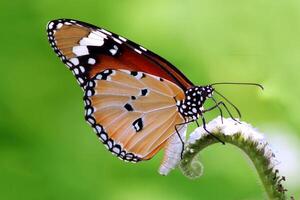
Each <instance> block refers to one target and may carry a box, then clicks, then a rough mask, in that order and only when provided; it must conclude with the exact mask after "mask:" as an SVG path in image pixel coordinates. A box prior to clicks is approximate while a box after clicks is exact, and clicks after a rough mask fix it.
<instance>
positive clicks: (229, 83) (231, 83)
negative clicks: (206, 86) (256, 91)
mask: <svg viewBox="0 0 300 200" xmlns="http://www.w3.org/2000/svg"><path fill="white" fill-rule="evenodd" d="M226 84H227V85H253V86H257V87H259V88H260V89H262V90H264V87H263V86H262V85H261V84H258V83H234V82H220V83H213V84H210V85H211V86H213V85H226Z"/></svg>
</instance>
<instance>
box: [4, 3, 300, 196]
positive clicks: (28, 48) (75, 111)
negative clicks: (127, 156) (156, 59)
mask: <svg viewBox="0 0 300 200" xmlns="http://www.w3.org/2000/svg"><path fill="white" fill-rule="evenodd" d="M0 6H1V12H0V21H1V24H0V25H1V32H0V34H1V37H0V42H1V48H0V59H1V74H2V77H1V79H0V94H1V98H0V131H1V132H0V199H1V200H2V199H3V200H12V199H18V200H20V199H31V200H36V199H38V200H39V199H49V200H50V199H51V200H52V199H55V200H56V199H57V200H60V199H61V200H63V199H72V200H77V199H78V200H79V199H86V200H89V199H111V200H114V199H116V200H117V199H132V200H135V199H144V200H147V199H157V200H159V199H165V200H168V199H172V200H177V199H224V200H227V199H228V200H233V199H234V200H235V199H236V200H237V199H243V200H250V199H251V200H252V199H253V200H254V199H255V200H256V199H263V198H264V197H265V196H264V194H263V190H262V188H261V187H260V182H259V180H258V177H257V174H256V172H255V170H254V169H253V166H252V165H251V164H250V162H249V161H248V159H247V158H246V157H245V156H244V155H243V154H242V153H241V152H240V151H239V150H238V149H236V148H235V147H233V146H230V145H226V146H222V145H214V146H212V147H210V148H208V149H206V150H205V151H203V152H202V153H201V156H200V157H201V159H202V162H203V164H204V167H205V172H204V175H203V176H202V177H201V178H200V179H198V180H193V181H192V180H189V179H187V178H186V177H184V176H183V175H182V174H181V173H180V171H179V170H175V171H173V172H172V173H171V174H170V175H169V176H167V177H163V176H160V175H159V174H158V173H157V168H158V166H159V164H160V160H161V158H162V154H161V153H160V154H159V155H158V156H156V157H155V158H154V159H152V160H151V161H148V162H143V163H139V164H130V163H124V162H121V161H120V160H119V159H117V158H115V157H114V156H112V155H111V154H110V153H109V152H107V150H105V148H104V147H103V146H102V145H101V144H100V143H99V141H98V140H97V138H96V137H95V135H94V134H93V131H92V130H91V128H90V127H89V125H88V124H87V123H86V122H85V121H84V118H83V102H82V91H81V89H80V88H79V87H78V85H77V83H76V81H75V79H74V78H73V77H72V74H71V73H70V72H69V71H68V70H67V68H66V67H65V66H64V65H63V64H62V63H61V62H60V60H59V59H58V58H57V57H56V55H55V54H54V53H53V51H52V49H51V48H50V46H49V44H48V41H47V37H46V32H45V26H46V23H47V22H48V21H49V20H51V19H56V18H74V19H79V20H82V21H86V22H89V23H92V24H95V25H98V26H102V27H104V28H106V29H108V30H111V31H113V32H116V33H119V34H121V35H123V36H125V37H127V38H130V39H131V40H133V41H136V42H137V43H140V44H142V45H143V46H145V47H147V48H148V49H151V50H153V51H154V52H156V53H158V54H160V55H161V56H163V57H165V58H166V59H168V60H169V61H170V62H172V63H173V64H174V65H176V66H177V67H178V68H179V69H181V70H182V71H183V72H184V73H185V74H186V75H187V76H188V77H189V78H190V79H191V80H192V81H193V82H194V83H197V84H207V83H212V82H217V81H218V82H219V81H244V82H258V83H262V84H263V85H264V86H265V91H264V92H261V91H259V90H258V89H256V88H249V87H239V86H218V88H219V90H220V91H222V93H224V94H225V95H226V96H227V97H228V98H229V99H231V100H232V101H233V102H234V103H235V104H236V105H237V106H238V107H239V108H240V110H241V111H242V114H243V120H245V121H247V122H249V123H251V124H253V125H254V126H255V127H257V128H258V129H259V130H261V131H263V132H265V133H266V136H267V138H269V139H270V141H274V143H271V144H272V146H274V148H275V149H276V148H277V150H276V152H275V153H278V154H283V158H287V157H288V158H290V159H286V160H284V161H281V163H280V164H281V165H282V166H283V167H282V170H283V171H282V175H287V179H288V180H287V183H286V184H287V186H288V189H289V193H291V194H294V196H295V197H296V199H297V197H298V198H299V196H300V184H299V179H300V177H299V174H300V168H299V162H300V159H299V158H300V156H299V153H300V150H299V149H300V147H299V146H300V143H299V140H300V123H299V121H300V115H299V112H300V101H299V97H300V87H299V86H300V84H299V78H300V76H299V75H300V1H298V0H276V1H274V0H251V1H237V0H228V1H220V0H200V1H196V0H194V1H191V0H187V1H171V0H153V1H137V0H136V1H133V0H126V1H108V0H106V1H104V0H85V1H70V0H64V1H58V0H51V1H50V0H45V1H38V0H36V1H33V0H30V1H7V0H6V1H1V2H0ZM217 115H218V113H217V112H213V113H211V114H210V115H209V116H208V118H209V119H212V118H213V117H216V116H217ZM191 127H192V128H191V130H192V129H193V128H194V126H191ZM280 148H281V149H280ZM298 156H299V157H298ZM279 161H280V160H279Z"/></svg>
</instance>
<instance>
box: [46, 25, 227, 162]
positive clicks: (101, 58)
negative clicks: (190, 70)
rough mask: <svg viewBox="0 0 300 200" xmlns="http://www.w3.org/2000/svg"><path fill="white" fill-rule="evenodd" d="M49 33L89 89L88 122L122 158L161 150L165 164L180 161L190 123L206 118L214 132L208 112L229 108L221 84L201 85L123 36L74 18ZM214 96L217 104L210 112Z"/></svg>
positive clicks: (148, 155) (140, 157)
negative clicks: (218, 98)
mask: <svg viewBox="0 0 300 200" xmlns="http://www.w3.org/2000/svg"><path fill="white" fill-rule="evenodd" d="M47 35H48V40H49V43H50V45H51V47H52V48H53V50H54V52H55V53H56V54H57V55H58V57H59V58H60V59H61V60H62V62H63V63H64V64H65V65H66V66H67V67H68V68H69V69H70V70H71V71H72V73H73V75H74V76H75V78H76V79H77V82H78V83H79V85H80V87H81V88H82V89H83V91H84V97H83V100H84V104H85V119H86V121H87V122H88V123H89V124H90V125H91V127H92V128H93V129H94V131H95V132H96V134H97V136H98V137H99V139H100V140H101V142H102V143H103V144H104V145H105V147H106V148H107V149H108V150H109V151H110V152H112V153H113V154H115V155H116V156H117V157H119V158H120V159H122V160H125V161H130V162H138V161H143V160H149V159H151V158H152V157H153V156H154V155H156V154H157V153H158V152H159V151H160V150H161V149H165V152H166V153H165V158H164V159H165V160H167V159H170V158H174V159H175V158H176V159H177V160H178V159H180V154H181V153H182V150H183V147H184V141H185V137H186V136H185V134H186V129H187V124H188V123H190V122H197V120H198V119H202V122H203V127H204V129H205V130H206V131H207V132H208V133H209V131H208V130H207V129H206V127H205V118H204V116H203V114H204V113H205V112H208V111H211V110H213V109H216V108H217V109H219V110H220V112H221V114H222V110H221V108H220V106H224V107H225V109H226V110H228V109H227V107H226V105H225V104H224V103H223V102H222V101H220V102H217V101H216V100H215V99H214V98H213V93H214V92H216V91H215V89H214V87H213V85H216V84H221V83H215V84H210V85H206V86H195V85H194V84H193V83H192V82H191V81H190V80H189V79H188V78H187V77H186V76H185V75H184V74H183V73H182V72H180V71H179V70H178V69H177V68H176V67H175V66H173V65H172V64H171V63H169V62H168V61H166V60H165V59H163V58H162V57H160V56H158V55H156V54H155V53H153V52H151V51H149V50H147V49H146V48H144V47H142V46H140V45H138V44H136V43H134V42H132V41H130V40H128V39H126V38H124V37H122V36H120V35H117V34H115V33H112V32H110V31H107V30H105V29H103V28H99V27H97V26H94V25H91V24H88V23H85V22H81V21H77V20H73V19H57V20H53V21H50V22H49V23H48V24H47ZM220 95H221V94H220ZM223 97H224V96H223ZM208 98H211V99H213V101H214V102H215V105H214V106H213V107H211V108H208V109H205V108H204V107H203V105H204V103H205V101H206V100H207V99H208ZM226 100H227V99H226ZM229 103H230V102H229ZM229 113H230V112H229ZM198 126H199V125H198ZM216 139H218V138H216Z"/></svg>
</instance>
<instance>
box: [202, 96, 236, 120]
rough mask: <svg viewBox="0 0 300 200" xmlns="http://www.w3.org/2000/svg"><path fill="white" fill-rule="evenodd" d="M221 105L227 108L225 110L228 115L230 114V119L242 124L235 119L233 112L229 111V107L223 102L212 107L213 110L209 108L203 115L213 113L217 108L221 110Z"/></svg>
mask: <svg viewBox="0 0 300 200" xmlns="http://www.w3.org/2000/svg"><path fill="white" fill-rule="evenodd" d="M221 105H222V106H223V107H224V108H225V110H226V111H227V113H228V114H229V116H230V118H231V119H232V120H233V121H235V122H238V123H239V124H240V123H241V122H239V121H238V120H236V119H235V118H234V117H233V115H232V114H231V112H230V111H229V109H228V107H227V106H226V104H225V103H224V102H223V101H219V102H216V105H214V106H212V107H211V108H208V109H205V110H203V111H202V113H205V112H208V111H211V110H213V109H215V108H219V109H220V110H221V108H220V106H221ZM221 117H222V116H221Z"/></svg>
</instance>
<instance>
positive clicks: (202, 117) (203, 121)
mask: <svg viewBox="0 0 300 200" xmlns="http://www.w3.org/2000/svg"><path fill="white" fill-rule="evenodd" d="M215 107H217V106H215ZM200 116H201V119H202V124H203V125H202V126H203V129H204V130H205V131H206V132H207V133H208V134H210V135H211V136H212V137H213V138H215V139H216V140H218V141H219V142H221V143H222V144H223V145H225V142H223V141H222V140H221V139H220V138H218V137H217V136H215V135H214V134H213V133H211V132H210V131H209V130H207V128H206V122H205V118H204V116H203V115H202V114H201V115H200ZM197 124H198V123H197Z"/></svg>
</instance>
